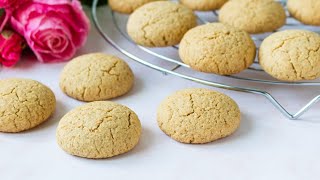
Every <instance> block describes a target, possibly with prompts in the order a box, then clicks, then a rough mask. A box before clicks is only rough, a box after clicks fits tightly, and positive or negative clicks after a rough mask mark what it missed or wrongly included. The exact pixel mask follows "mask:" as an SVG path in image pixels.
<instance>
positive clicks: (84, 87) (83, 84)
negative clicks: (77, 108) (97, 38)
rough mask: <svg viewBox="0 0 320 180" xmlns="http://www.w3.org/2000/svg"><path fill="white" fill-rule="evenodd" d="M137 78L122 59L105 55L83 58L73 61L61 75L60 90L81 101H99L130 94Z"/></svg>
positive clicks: (98, 54) (89, 55)
mask: <svg viewBox="0 0 320 180" xmlns="http://www.w3.org/2000/svg"><path fill="white" fill-rule="evenodd" d="M133 83H134V75H133V73H132V71H131V69H130V67H129V66H128V64H127V63H126V62H124V61H123V60H122V59H120V58H118V57H115V56H111V55H106V54H102V53H93V54H87V55H83V56H79V57H77V58H75V59H73V60H72V61H71V62H69V63H68V64H67V65H66V66H65V67H64V69H63V71H62V73H61V76H60V87H61V89H62V91H63V92H65V93H66V94H67V95H68V96H70V97H73V98H75V99H78V100H81V101H97V100H106V99H111V98H115V97H118V96H121V95H124V94H126V93H127V92H128V91H129V90H130V89H131V88H132V86H133Z"/></svg>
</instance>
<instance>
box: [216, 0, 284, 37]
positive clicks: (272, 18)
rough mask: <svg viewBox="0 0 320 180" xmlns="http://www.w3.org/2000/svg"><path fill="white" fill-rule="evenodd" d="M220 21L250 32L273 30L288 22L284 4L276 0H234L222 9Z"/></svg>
mask: <svg viewBox="0 0 320 180" xmlns="http://www.w3.org/2000/svg"><path fill="white" fill-rule="evenodd" d="M219 21H220V22H222V23H224V24H229V25H231V26H234V27H236V28H238V29H242V30H245V31H247V32H248V33H252V34H258V33H264V32H272V31H274V30H276V29H278V28H280V27H282V26H283V25H284V24H285V22H286V13H285V10H284V8H283V7H282V5H281V4H280V3H278V2H276V1H274V0H232V1H229V2H227V3H226V4H225V5H224V6H223V7H222V8H221V10H220V13H219Z"/></svg>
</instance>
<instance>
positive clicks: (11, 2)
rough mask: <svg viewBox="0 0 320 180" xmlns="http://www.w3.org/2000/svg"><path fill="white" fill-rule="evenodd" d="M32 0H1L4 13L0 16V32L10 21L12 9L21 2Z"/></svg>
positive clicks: (0, 5)
mask: <svg viewBox="0 0 320 180" xmlns="http://www.w3.org/2000/svg"><path fill="white" fill-rule="evenodd" d="M27 1H30V0H0V9H4V13H3V15H2V16H1V17H0V32H1V31H2V30H3V29H4V27H5V26H6V25H7V22H8V21H9V19H10V17H11V14H12V11H14V10H15V9H16V8H18V7H19V6H20V5H21V4H23V3H25V2H27Z"/></svg>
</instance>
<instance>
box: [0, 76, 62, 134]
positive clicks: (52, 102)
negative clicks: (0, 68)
mask: <svg viewBox="0 0 320 180" xmlns="http://www.w3.org/2000/svg"><path fill="white" fill-rule="evenodd" d="M55 107H56V99H55V96H54V94H53V92H52V91H51V90H50V89H49V88H48V87H47V86H45V85H43V84H41V83H39V82H37V81H34V80H29V79H2V80H0V132H9V133H16V132H21V131H25V130H28V129H31V128H33V127H36V126H38V125H39V124H41V123H43V122H44V121H46V120H47V119H48V118H49V117H50V116H51V115H52V113H53V112H54V110H55Z"/></svg>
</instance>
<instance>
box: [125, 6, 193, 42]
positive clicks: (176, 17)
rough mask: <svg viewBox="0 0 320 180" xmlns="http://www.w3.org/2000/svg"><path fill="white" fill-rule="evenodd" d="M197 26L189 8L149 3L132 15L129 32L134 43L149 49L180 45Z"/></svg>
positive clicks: (128, 25)
mask: <svg viewBox="0 0 320 180" xmlns="http://www.w3.org/2000/svg"><path fill="white" fill-rule="evenodd" d="M196 25H197V20H196V16H195V15H194V13H193V12H192V10H190V9H189V8H187V7H185V6H183V5H181V4H177V3H175V2H170V1H157V2H152V3H148V4H146V5H144V6H142V7H141V8H139V9H137V10H136V11H135V12H134V13H132V14H131V16H130V17H129V20H128V24H127V31H128V34H129V36H130V37H131V38H132V40H133V41H134V42H136V43H137V44H139V45H142V46H147V47H165V46H172V45H176V44H179V42H180V41H181V39H182V37H183V35H184V34H185V33H186V32H187V31H188V30H189V29H191V28H193V27H195V26H196Z"/></svg>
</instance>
